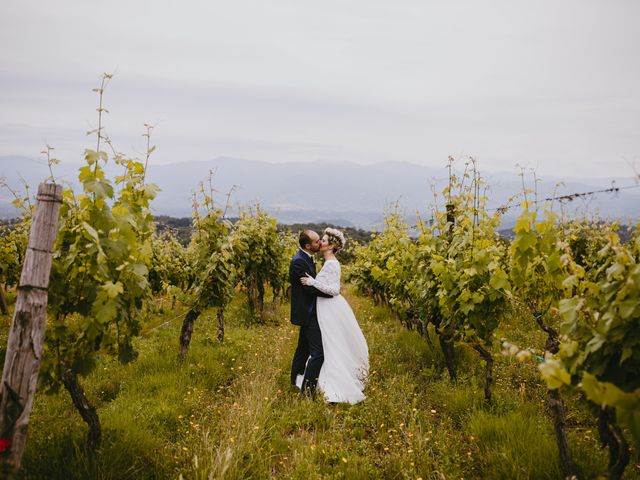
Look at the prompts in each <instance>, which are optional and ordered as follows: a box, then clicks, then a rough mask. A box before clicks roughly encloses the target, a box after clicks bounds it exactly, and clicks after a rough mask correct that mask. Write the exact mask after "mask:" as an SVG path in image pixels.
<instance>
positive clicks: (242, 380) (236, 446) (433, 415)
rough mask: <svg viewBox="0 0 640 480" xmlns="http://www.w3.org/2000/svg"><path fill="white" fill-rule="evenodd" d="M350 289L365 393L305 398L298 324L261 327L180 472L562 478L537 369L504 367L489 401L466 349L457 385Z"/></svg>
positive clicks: (420, 345) (412, 337)
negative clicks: (365, 355) (298, 379)
mask: <svg viewBox="0 0 640 480" xmlns="http://www.w3.org/2000/svg"><path fill="white" fill-rule="evenodd" d="M347 297H348V298H349V301H350V303H351V305H352V307H353V308H354V311H355V312H356V314H357V317H358V319H359V322H360V324H361V326H362V328H363V331H364V333H365V336H366V338H367V340H368V343H369V348H370V356H371V358H370V360H371V378H370V382H369V385H368V388H367V392H366V393H367V399H366V401H365V402H363V403H361V404H358V405H355V406H349V405H326V404H325V403H324V402H322V401H321V400H318V401H315V402H312V401H309V400H307V399H303V398H301V397H300V395H299V394H298V393H297V391H296V390H295V389H292V388H291V387H290V386H289V384H288V371H289V367H290V361H291V356H292V353H293V350H294V347H295V342H296V340H297V332H298V330H297V328H295V327H293V326H291V325H289V324H287V323H282V324H281V325H280V326H278V327H271V328H267V329H264V330H263V335H261V336H260V338H259V339H257V340H256V341H255V342H254V344H253V346H252V352H251V354H250V355H248V356H247V359H248V360H249V362H250V363H249V364H248V365H245V369H247V370H245V373H243V374H242V375H241V376H239V377H238V378H236V380H235V381H234V383H233V385H232V386H231V388H230V389H229V396H228V398H226V400H225V402H224V403H223V404H219V405H217V406H216V408H218V409H219V410H220V412H221V413H222V412H224V414H223V415H222V416H221V417H220V420H219V422H218V423H217V424H215V425H212V426H211V427H210V428H209V429H207V430H206V431H205V433H204V434H203V441H202V443H201V447H200V448H199V450H198V452H197V453H196V457H197V461H194V462H193V463H192V465H191V468H190V469H188V470H187V471H185V472H183V476H184V478H231V479H241V478H283V479H288V478H291V479H303V478H304V479H313V478H347V479H359V478H362V479H370V478H380V479H388V478H398V479H405V478H406V479H418V478H422V479H427V478H429V479H449V478H457V479H460V478H561V474H560V471H559V467H558V465H557V462H556V461H554V460H555V459H556V457H557V451H556V447H555V440H554V438H553V434H552V430H551V428H550V424H549V421H548V419H547V417H546V415H545V414H544V406H543V405H544V404H543V400H542V399H543V392H544V390H542V389H541V388H540V385H539V382H538V381H537V380H536V378H537V374H536V372H535V370H534V368H535V367H533V366H532V367H531V368H530V369H529V370H527V368H526V367H523V365H521V364H517V365H511V367H510V366H509V365H501V367H500V368H502V369H503V370H504V373H505V376H504V377H503V376H502V375H500V377H499V382H498V384H497V386H496V395H495V396H496V401H495V403H494V405H492V406H491V407H488V406H486V405H485V404H484V402H483V400H482V399H483V393H482V385H479V383H478V382H479V381H480V380H479V379H480V378H482V375H481V368H482V367H481V365H480V362H479V361H478V360H477V357H476V356H475V355H474V354H473V353H472V352H465V351H462V352H460V376H461V379H460V384H459V385H458V386H456V387H455V388H454V387H452V386H451V384H450V383H449V381H448V378H447V377H446V375H445V373H444V369H443V360H442V358H441V355H440V351H439V350H436V351H433V352H432V351H430V350H429V348H428V346H427V345H426V343H425V342H424V340H423V339H421V338H420V337H419V336H418V335H417V334H416V333H415V332H408V331H406V330H405V329H404V328H403V327H401V326H400V325H398V324H397V323H396V322H395V321H394V320H393V319H392V318H389V312H388V310H387V309H384V308H377V307H374V306H373V305H372V304H371V303H370V302H369V301H368V300H367V299H363V298H361V297H358V296H356V295H354V294H353V292H350V291H349V292H347ZM285 310H286V308H285ZM281 314H282V315H283V316H284V315H285V312H284V311H281ZM254 359H255V361H252V360H254ZM498 362H502V363H504V362H507V360H506V359H504V360H503V359H498ZM509 362H510V361H509ZM523 372H524V373H523ZM578 436H579V435H578ZM587 437H588V435H587ZM593 442H594V439H593V437H592V438H591V439H589V438H587V439H586V440H584V442H583V443H579V444H578V449H577V453H578V456H579V459H580V460H581V461H582V464H583V465H584V466H585V467H586V469H587V470H588V469H592V471H593V470H594V469H595V467H592V462H594V461H595V462H599V461H604V459H603V458H599V459H595V458H594V457H593V455H589V454H587V453H586V452H583V451H582V450H581V449H582V448H587V447H588V448H589V449H590V450H591V449H593ZM600 465H602V463H600Z"/></svg>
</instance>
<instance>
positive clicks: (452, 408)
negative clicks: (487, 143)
mask: <svg viewBox="0 0 640 480" xmlns="http://www.w3.org/2000/svg"><path fill="white" fill-rule="evenodd" d="M109 80H110V76H108V75H105V76H104V78H103V82H102V85H101V86H100V88H98V89H96V92H97V93H98V95H99V98H100V103H99V108H98V115H99V117H98V127H97V129H96V130H95V131H92V132H90V134H91V135H94V136H95V139H96V145H95V149H88V150H86V152H85V157H84V160H85V163H84V165H83V166H82V167H81V168H80V170H79V172H78V178H79V180H80V182H81V184H82V191H73V190H72V189H70V188H65V189H64V191H63V192H62V197H61V199H60V203H61V205H60V207H59V209H60V211H59V219H58V221H57V226H56V229H55V232H54V237H55V239H54V244H53V247H52V252H51V272H50V280H49V286H48V305H47V308H46V333H45V335H44V339H43V340H42V344H41V345H36V344H35V343H34V344H33V345H32V347H31V348H32V350H33V352H35V353H34V357H35V359H36V360H35V363H34V365H35V367H36V373H37V377H38V378H37V380H38V383H37V393H36V395H35V400H34V401H33V411H32V412H30V408H31V407H30V401H31V400H33V398H31V400H28V399H25V398H22V397H20V396H19V395H17V394H16V391H15V390H12V389H11V388H9V387H6V388H4V387H5V386H6V385H8V383H6V382H5V385H3V388H4V389H3V390H2V395H3V397H2V399H1V400H2V403H0V408H1V409H2V410H3V411H2V412H0V415H1V417H0V461H2V465H3V466H2V469H3V473H4V474H6V475H15V476H16V477H17V478H118V479H123V478H350V479H351V478H422V479H427V478H433V479H444V478H566V477H568V478H599V477H601V476H604V477H606V478H612V479H617V478H637V477H638V475H640V459H639V458H638V450H637V446H638V444H639V443H640V375H639V373H638V372H640V231H639V230H638V228H636V229H635V230H633V231H632V233H631V236H630V238H627V239H624V240H623V239H621V237H620V235H619V234H618V228H619V227H618V226H617V225H615V224H611V223H607V222H602V221H597V220H587V219H582V220H580V219H578V220H576V219H567V218H563V216H562V215H561V214H558V213H557V210H558V209H557V208H555V205H553V203H552V201H548V202H541V201H538V199H537V198H536V197H535V191H529V190H527V189H526V188H524V189H523V192H522V193H521V194H520V196H519V197H518V198H517V199H515V200H514V203H513V205H516V206H517V208H519V209H520V215H519V219H518V221H517V224H516V226H515V228H514V235H515V236H514V238H513V239H512V240H510V241H509V240H506V239H504V238H503V237H501V236H500V235H498V233H497V230H498V228H499V226H500V221H501V215H502V213H503V210H502V209H493V210H492V209H489V208H487V194H486V185H485V184H484V183H483V180H482V177H481V175H480V172H479V171H478V168H477V165H476V163H475V161H474V160H472V159H471V160H469V161H468V162H467V163H466V164H465V166H464V171H463V173H461V174H458V175H456V174H455V173H453V171H454V169H453V166H454V165H453V160H452V159H450V168H449V184H448V186H447V188H445V190H444V191H443V192H442V193H441V194H437V195H435V198H434V202H433V205H434V207H433V210H432V211H431V212H429V215H428V217H427V216H425V217H423V218H422V219H420V220H419V221H418V223H417V225H411V226H410V225H407V224H406V222H405V219H404V216H403V215H402V213H401V211H400V209H399V208H394V207H391V208H390V209H389V211H388V212H387V213H386V216H385V226H384V229H383V230H382V231H380V232H377V233H375V234H373V235H372V237H371V239H370V240H368V241H366V242H362V243H358V242H355V241H354V242H350V243H351V245H350V250H349V251H348V252H346V255H345V257H344V260H345V263H346V265H345V271H346V278H344V279H343V281H344V282H345V295H346V296H347V297H348V299H349V301H350V303H351V304H352V306H353V309H354V312H355V314H356V317H357V318H358V321H359V322H360V324H361V327H362V329H363V332H364V334H365V337H366V338H367V341H368V344H369V348H370V355H371V373H370V378H369V383H368V386H367V389H366V392H365V393H366V395H367V399H366V400H365V401H364V402H363V403H362V404H359V405H355V406H346V405H326V404H324V403H323V402H322V401H320V400H317V401H315V402H313V401H310V400H307V399H303V398H301V397H300V396H299V394H297V392H296V391H295V390H294V389H292V388H291V387H290V385H289V384H288V369H289V365H290V361H291V356H292V355H293V351H294V344H295V341H296V335H297V330H296V329H295V328H294V327H293V326H291V325H290V324H289V321H288V265H289V259H290V258H291V256H292V255H293V254H294V253H295V251H296V249H297V243H296V236H295V235H294V234H292V233H289V232H288V231H286V230H280V229H278V224H277V220H276V219H275V218H273V217H271V216H270V215H269V214H268V213H267V212H265V211H264V210H263V209H262V208H261V207H260V205H259V204H255V205H249V206H244V207H241V209H240V211H239V215H238V218H234V219H233V221H232V220H231V219H230V218H229V211H230V208H231V205H232V195H233V192H228V193H220V192H217V191H216V189H215V175H214V174H213V173H211V172H210V174H209V176H208V177H207V178H206V179H204V180H203V182H202V183H201V184H200V185H199V186H197V188H196V190H195V191H194V193H193V215H192V225H193V228H192V233H191V236H190V239H189V243H188V244H187V245H186V246H185V245H183V243H181V242H180V241H179V239H178V238H177V237H176V236H175V235H174V234H173V233H172V232H171V230H170V229H165V231H163V232H161V233H158V232H157V231H156V227H155V223H154V218H153V215H152V214H151V206H152V204H153V199H154V197H155V195H156V193H157V191H158V189H159V187H158V186H156V185H153V184H150V183H148V182H147V180H146V173H147V169H148V168H149V159H150V158H151V157H152V154H153V152H154V150H155V147H154V146H153V145H152V142H151V137H152V130H153V127H152V126H150V125H147V126H146V128H145V133H144V135H145V137H146V141H147V148H146V152H145V155H144V158H142V159H131V158H128V157H127V156H125V155H123V154H121V153H119V152H118V151H117V150H116V149H115V148H114V147H113V145H112V143H111V140H110V139H109V137H108V136H107V135H106V134H105V131H104V126H103V115H104V114H105V112H106V110H105V109H104V107H103V95H104V91H105V88H106V85H107V83H108V81H109ZM107 149H108V150H109V152H107ZM45 153H46V155H47V160H48V164H49V167H50V172H51V177H50V179H49V182H50V183H53V184H55V182H56V178H55V165H56V163H57V160H56V159H55V158H53V157H52V150H51V149H50V148H47V150H46V151H45ZM107 162H113V164H115V165H117V166H118V167H119V169H120V171H121V173H120V174H119V175H118V176H116V177H114V178H109V177H108V175H107V173H106V171H105V168H104V166H105V164H106V163H107ZM523 182H524V178H523ZM10 191H11V193H12V194H13V195H14V197H15V202H14V203H15V205H16V207H18V208H19V209H21V211H22V212H23V213H22V217H21V218H20V219H19V221H17V222H14V223H12V224H9V225H5V226H3V227H2V228H3V231H2V234H1V236H0V287H1V290H0V300H1V303H0V307H2V317H1V322H0V340H1V342H0V348H1V349H2V350H0V351H1V352H2V356H3V357H4V358H5V369H7V368H8V367H7V365H9V362H10V361H14V359H15V358H17V357H16V355H18V356H19V354H17V353H15V352H14V351H13V350H11V349H10V346H8V347H7V349H5V348H4V347H5V345H8V344H9V345H11V335H12V332H13V330H14V328H13V327H12V315H13V314H14V312H15V311H17V310H18V306H19V301H20V296H21V295H26V294H27V293H28V292H26V290H25V288H23V287H25V285H24V284H23V283H22V280H21V275H20V272H21V271H22V267H23V264H24V262H25V251H27V250H28V248H27V246H28V245H31V243H29V242H31V240H30V238H29V234H30V231H33V230H31V228H32V225H34V224H35V218H36V215H37V208H36V205H35V204H34V202H33V201H32V198H31V195H30V193H29V191H28V190H27V191H26V192H24V193H23V192H19V191H17V190H14V189H12V188H11V189H10ZM38 198H40V197H38ZM38 208H40V204H39V205H38ZM506 208H512V206H509V207H506ZM32 250H37V249H32ZM16 318H22V317H20V316H19V315H16V316H14V320H13V321H14V322H15V321H16V320H15V319H16ZM34 342H35V340H34ZM36 343H37V342H36ZM39 348H41V352H40V351H38V349H39ZM6 374H7V371H5V372H3V375H6ZM3 378H5V377H4V376H3ZM25 405H28V408H27V407H25ZM29 413H31V414H30V416H29ZM25 415H26V420H27V422H28V424H29V428H28V439H27V441H26V446H24V445H23V443H22V440H20V441H18V440H16V439H17V438H20V439H23V438H24V436H25V435H26V430H22V429H21V428H19V425H21V424H20V422H18V420H17V419H18V418H20V419H24V416H25ZM21 421H22V420H21Z"/></svg>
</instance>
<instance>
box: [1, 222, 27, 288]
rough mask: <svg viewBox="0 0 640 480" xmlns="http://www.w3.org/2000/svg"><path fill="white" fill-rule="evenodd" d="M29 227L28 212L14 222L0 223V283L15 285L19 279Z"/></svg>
mask: <svg viewBox="0 0 640 480" xmlns="http://www.w3.org/2000/svg"><path fill="white" fill-rule="evenodd" d="M30 228H31V215H30V214H29V215H23V216H22V218H21V219H20V220H19V221H17V222H16V223H12V224H2V225H0V283H2V284H4V285H8V286H16V285H17V284H18V282H19V281H20V274H21V272H22V262H23V261H24V255H25V252H26V250H27V240H28V239H29V229H30Z"/></svg>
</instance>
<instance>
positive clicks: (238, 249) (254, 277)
mask: <svg viewBox="0 0 640 480" xmlns="http://www.w3.org/2000/svg"><path fill="white" fill-rule="evenodd" d="M277 227H278V224H277V221H276V219H275V218H272V217H270V216H269V215H268V214H267V213H266V212H265V211H264V210H262V208H261V207H260V205H255V206H251V207H249V208H248V209H245V210H243V211H242V212H241V213H240V218H239V220H238V221H237V222H236V223H235V226H234V232H233V248H234V254H235V262H236V265H237V266H238V270H239V271H240V272H241V275H240V281H241V282H242V283H243V285H244V286H245V287H246V289H247V299H248V302H249V310H250V312H251V314H252V315H253V316H254V318H255V319H260V315H261V314H262V311H263V307H264V293H265V286H266V285H270V286H271V288H272V290H273V291H274V292H284V289H285V286H286V285H287V282H288V263H289V260H290V256H289V254H291V255H292V254H293V251H295V250H294V245H295V243H293V242H294V239H293V238H292V237H291V235H286V234H279V233H278V228H277Z"/></svg>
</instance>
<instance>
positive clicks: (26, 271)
mask: <svg viewBox="0 0 640 480" xmlns="http://www.w3.org/2000/svg"><path fill="white" fill-rule="evenodd" d="M37 200H38V202H37V204H36V209H35V213H34V215H33V221H32V224H31V231H30V232H29V243H28V244H27V253H26V255H25V259H24V264H23V266H22V275H21V277H20V284H19V285H18V295H17V298H16V305H15V310H14V312H13V320H12V322H11V330H10V331H9V340H8V341H7V354H6V357H5V360H4V369H3V370H2V384H0V477H2V478H6V477H9V476H12V475H14V474H15V473H16V472H17V471H18V469H19V468H20V462H21V460H22V454H23V453H24V450H25V446H26V441H27V428H28V426H29V416H30V415H31V409H32V407H33V398H34V396H35V393H36V382H37V380H38V372H39V370H40V355H41V354H42V345H43V342H44V332H45V325H46V321H47V299H48V288H49V273H50V271H51V262H52V256H53V243H54V242H55V239H56V235H57V234H58V214H59V212H60V204H61V203H62V186H61V185H56V184H52V183H42V184H40V186H39V187H38V196H37Z"/></svg>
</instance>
